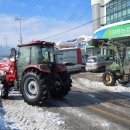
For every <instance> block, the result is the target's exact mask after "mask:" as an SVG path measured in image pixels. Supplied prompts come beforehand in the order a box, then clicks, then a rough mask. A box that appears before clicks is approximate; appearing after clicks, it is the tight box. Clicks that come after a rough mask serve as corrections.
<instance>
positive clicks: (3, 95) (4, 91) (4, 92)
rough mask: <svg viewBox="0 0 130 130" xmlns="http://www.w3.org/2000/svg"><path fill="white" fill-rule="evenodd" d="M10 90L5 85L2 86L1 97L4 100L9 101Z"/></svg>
mask: <svg viewBox="0 0 130 130" xmlns="http://www.w3.org/2000/svg"><path fill="white" fill-rule="evenodd" d="M8 93H9V92H8V88H7V86H5V85H2V86H1V89H0V96H1V98H2V99H7V98H8Z"/></svg>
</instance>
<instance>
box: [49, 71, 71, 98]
mask: <svg viewBox="0 0 130 130" xmlns="http://www.w3.org/2000/svg"><path fill="white" fill-rule="evenodd" d="M71 83H72V80H71V78H70V75H69V74H68V73H66V72H64V73H62V74H60V75H57V77H56V81H55V83H54V84H55V86H54V87H53V88H52V89H51V90H50V95H51V96H52V97H54V98H63V97H65V96H66V95H67V94H68V92H69V91H70V88H71V86H72V85H71Z"/></svg>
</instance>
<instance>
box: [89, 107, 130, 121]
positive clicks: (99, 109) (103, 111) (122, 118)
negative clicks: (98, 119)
mask: <svg viewBox="0 0 130 130" xmlns="http://www.w3.org/2000/svg"><path fill="white" fill-rule="evenodd" d="M88 108H90V109H93V110H95V111H97V112H100V113H102V114H105V115H107V116H109V117H113V118H115V119H117V120H121V121H124V122H128V123H130V120H129V119H127V118H125V117H121V116H118V115H116V114H114V113H111V112H108V111H105V110H102V109H101V108H97V107H96V106H92V105H91V106H88Z"/></svg>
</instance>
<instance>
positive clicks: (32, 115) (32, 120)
mask: <svg viewBox="0 0 130 130" xmlns="http://www.w3.org/2000/svg"><path fill="white" fill-rule="evenodd" d="M0 110H1V111H0V130H52V129H55V130H60V129H61V127H62V129H63V125H64V124H65V121H64V119H63V118H62V117H61V116H60V114H59V113H54V112H50V111H47V110H43V108H42V107H37V106H31V105H28V104H27V103H25V102H24V101H23V100H17V99H16V100H15V101H14V100H3V101H2V107H0Z"/></svg>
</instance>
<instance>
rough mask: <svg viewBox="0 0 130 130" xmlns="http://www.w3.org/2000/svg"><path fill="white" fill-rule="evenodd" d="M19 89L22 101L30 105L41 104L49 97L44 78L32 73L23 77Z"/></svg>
mask: <svg viewBox="0 0 130 130" xmlns="http://www.w3.org/2000/svg"><path fill="white" fill-rule="evenodd" d="M20 89H21V93H22V97H23V99H24V101H25V102H27V103H28V104H30V105H39V104H42V103H43V102H45V101H46V100H47V99H48V97H49V92H48V89H47V85H46V84H45V81H44V78H43V77H40V75H37V74H36V73H34V72H28V73H26V74H25V75H24V76H23V78H22V80H21V88H20Z"/></svg>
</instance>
